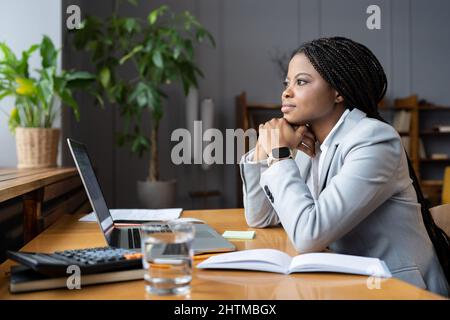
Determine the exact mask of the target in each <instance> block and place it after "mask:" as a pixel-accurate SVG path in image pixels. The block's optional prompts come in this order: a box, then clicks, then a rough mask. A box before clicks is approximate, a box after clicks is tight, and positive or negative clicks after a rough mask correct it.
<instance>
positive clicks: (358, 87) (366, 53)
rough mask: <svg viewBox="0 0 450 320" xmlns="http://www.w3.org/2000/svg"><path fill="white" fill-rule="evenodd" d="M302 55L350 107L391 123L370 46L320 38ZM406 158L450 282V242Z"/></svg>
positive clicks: (382, 78)
mask: <svg viewBox="0 0 450 320" xmlns="http://www.w3.org/2000/svg"><path fill="white" fill-rule="evenodd" d="M300 53H303V54H305V56H306V57H307V58H308V59H309V61H310V62H311V64H312V65H313V67H314V69H315V70H316V71H317V72H318V73H319V74H320V75H321V76H322V78H323V79H325V81H327V82H328V83H329V84H330V85H331V86H332V87H333V88H334V89H335V90H336V91H338V92H339V94H340V95H341V96H342V97H343V98H344V104H345V107H346V108H349V109H350V110H352V109H353V108H357V109H360V110H361V111H363V112H364V113H366V114H367V116H368V117H370V118H375V119H377V120H380V121H382V122H385V123H387V122H386V121H385V120H384V119H383V118H382V117H381V115H380V113H379V112H378V104H379V103H380V101H381V100H382V99H383V97H384V95H385V94H386V90H387V78H386V74H385V73H384V70H383V67H382V65H381V64H380V62H379V61H378V59H377V58H376V57H375V55H374V54H373V53H372V51H370V50H369V49H368V48H367V47H366V46H364V45H362V44H361V43H358V42H355V41H353V40H350V39H347V38H344V37H330V38H320V39H316V40H313V41H310V42H305V43H303V44H302V45H301V46H300V47H299V48H298V49H296V50H295V51H294V53H293V54H292V56H291V59H292V57H294V56H295V55H297V54H300ZM406 158H407V160H408V168H409V174H410V177H411V179H412V181H413V186H414V189H415V191H416V195H417V200H418V202H419V203H420V204H421V211H422V218H423V221H424V224H425V228H426V230H427V232H428V235H429V237H430V239H431V242H432V243H433V245H434V248H435V250H436V254H437V256H438V259H439V262H440V263H441V266H442V268H443V271H444V273H445V276H446V278H447V281H448V282H449V283H450V240H449V238H448V236H447V235H446V234H445V232H444V231H442V230H441V229H440V228H439V227H438V226H437V225H436V224H435V222H434V220H433V217H432V215H431V213H430V211H429V207H428V204H427V203H426V201H425V198H424V196H423V193H422V191H421V189H420V185H419V182H418V179H417V176H416V174H415V172H414V168H413V167H412V165H411V161H410V159H409V157H408V155H407V154H406Z"/></svg>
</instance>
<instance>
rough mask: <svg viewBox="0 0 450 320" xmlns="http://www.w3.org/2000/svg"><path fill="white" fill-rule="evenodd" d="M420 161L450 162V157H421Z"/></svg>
mask: <svg viewBox="0 0 450 320" xmlns="http://www.w3.org/2000/svg"><path fill="white" fill-rule="evenodd" d="M420 162H430V163H431V162H443V163H445V162H449V163H450V158H447V159H431V158H426V159H420Z"/></svg>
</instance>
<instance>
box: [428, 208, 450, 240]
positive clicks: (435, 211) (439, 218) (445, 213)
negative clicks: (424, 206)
mask: <svg viewBox="0 0 450 320" xmlns="http://www.w3.org/2000/svg"><path fill="white" fill-rule="evenodd" d="M430 212H431V215H432V216H433V220H434V222H435V223H436V224H437V226H438V227H439V228H441V229H442V230H443V231H444V232H445V233H446V234H447V235H448V236H450V204H443V205H440V206H436V207H433V208H430Z"/></svg>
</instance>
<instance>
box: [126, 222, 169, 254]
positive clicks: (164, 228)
mask: <svg viewBox="0 0 450 320" xmlns="http://www.w3.org/2000/svg"><path fill="white" fill-rule="evenodd" d="M152 226H154V229H152V230H151V231H149V230H148V228H147V232H149V233H161V232H172V230H170V228H169V225H167V224H154V225H152ZM128 243H129V244H130V248H132V249H139V248H141V234H140V232H139V228H132V229H128Z"/></svg>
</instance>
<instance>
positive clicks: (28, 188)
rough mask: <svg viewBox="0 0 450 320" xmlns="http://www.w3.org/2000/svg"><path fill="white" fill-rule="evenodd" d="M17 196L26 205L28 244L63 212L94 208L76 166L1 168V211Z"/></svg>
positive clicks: (25, 229) (26, 238)
mask: <svg viewBox="0 0 450 320" xmlns="http://www.w3.org/2000/svg"><path fill="white" fill-rule="evenodd" d="M14 198H20V200H21V202H22V204H23V205H22V211H23V216H24V217H23V219H24V223H23V224H24V241H25V243H26V242H28V241H29V240H31V239H33V238H34V237H35V236H36V235H37V234H38V233H39V232H40V231H42V230H43V229H45V228H47V227H48V226H49V225H50V224H52V223H53V222H54V221H56V219H57V218H59V217H60V216H61V215H62V214H64V213H73V212H77V210H78V209H82V211H86V210H88V208H89V207H90V206H89V203H88V201H87V197H86V193H85V191H84V189H83V187H82V184H81V179H80V178H79V176H78V172H77V170H76V168H47V169H17V168H12V169H6V168H0V212H2V210H4V211H7V210H8V208H3V207H5V206H6V207H7V205H5V204H4V202H6V201H8V200H11V199H14ZM0 220H1V219H0Z"/></svg>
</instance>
